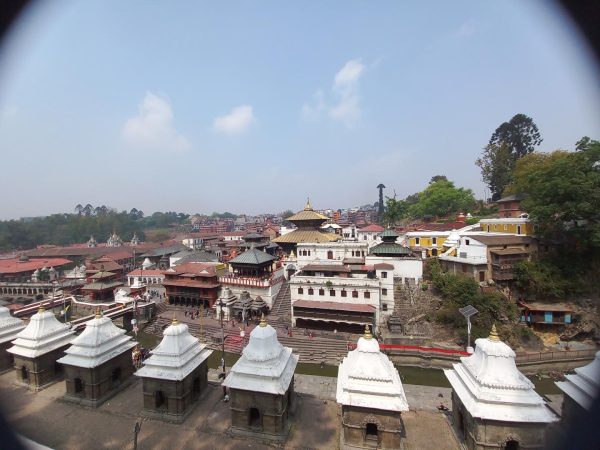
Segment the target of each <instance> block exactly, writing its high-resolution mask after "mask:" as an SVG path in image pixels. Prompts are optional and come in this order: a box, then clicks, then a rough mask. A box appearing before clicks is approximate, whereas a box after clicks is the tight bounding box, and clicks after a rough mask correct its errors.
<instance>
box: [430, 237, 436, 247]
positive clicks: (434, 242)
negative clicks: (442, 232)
mask: <svg viewBox="0 0 600 450" xmlns="http://www.w3.org/2000/svg"><path fill="white" fill-rule="evenodd" d="M431 245H437V238H436V237H434V238H431Z"/></svg>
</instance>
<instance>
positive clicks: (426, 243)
mask: <svg viewBox="0 0 600 450" xmlns="http://www.w3.org/2000/svg"><path fill="white" fill-rule="evenodd" d="M450 233H451V232H450V231H409V232H408V233H406V240H407V242H408V246H409V247H410V249H411V250H413V251H417V252H418V251H421V252H425V256H426V257H430V256H438V255H439V254H441V253H443V250H444V248H443V247H444V242H446V239H448V236H449V235H450Z"/></svg>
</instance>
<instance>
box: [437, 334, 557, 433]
mask: <svg viewBox="0 0 600 450" xmlns="http://www.w3.org/2000/svg"><path fill="white" fill-rule="evenodd" d="M475 345H476V348H475V353H474V354H473V355H471V356H467V357H462V358H461V362H460V363H457V364H454V365H453V368H452V369H446V370H444V373H445V374H446V377H447V378H448V381H450V384H451V385H452V389H453V390H454V393H455V394H456V395H457V396H458V398H459V399H460V401H461V402H462V403H463V405H464V407H465V409H466V410H467V411H468V412H469V413H470V414H471V416H473V417H474V418H479V419H484V420H495V421H503V422H530V423H550V422H555V421H556V420H558V418H557V417H555V416H554V414H553V413H552V412H551V411H550V409H549V408H548V407H547V406H546V404H545V402H544V400H543V399H542V397H540V396H539V395H538V394H537V393H536V392H535V391H534V385H533V383H532V382H531V381H530V380H528V379H527V377H525V375H523V374H522V373H521V372H520V371H519V370H518V369H517V366H516V364H515V357H516V355H515V352H514V351H513V350H512V349H511V348H510V347H509V346H508V345H506V344H505V343H504V342H502V341H500V338H499V336H498V334H497V332H496V327H495V326H493V327H492V331H491V333H490V336H489V337H488V338H485V339H477V341H475Z"/></svg>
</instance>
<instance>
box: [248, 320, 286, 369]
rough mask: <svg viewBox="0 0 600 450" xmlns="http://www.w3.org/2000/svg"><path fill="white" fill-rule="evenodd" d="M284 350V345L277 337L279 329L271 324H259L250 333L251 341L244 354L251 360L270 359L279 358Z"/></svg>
mask: <svg viewBox="0 0 600 450" xmlns="http://www.w3.org/2000/svg"><path fill="white" fill-rule="evenodd" d="M282 351H283V345H281V344H280V343H279V340H278V339H277V330H275V328H273V327H272V326H271V325H268V324H266V323H265V324H264V326H263V324H262V323H261V325H259V326H257V327H256V328H254V330H252V333H250V342H248V345H247V346H246V347H245V348H244V350H243V352H242V354H243V355H244V356H245V357H246V358H248V359H249V360H250V361H268V360H269V359H273V358H277V357H278V356H279V354H280V353H281V352H282Z"/></svg>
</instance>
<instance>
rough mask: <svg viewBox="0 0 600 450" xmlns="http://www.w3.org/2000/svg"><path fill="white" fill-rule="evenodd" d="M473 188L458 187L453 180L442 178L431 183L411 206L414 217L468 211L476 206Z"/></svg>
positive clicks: (437, 215)
mask: <svg viewBox="0 0 600 450" xmlns="http://www.w3.org/2000/svg"><path fill="white" fill-rule="evenodd" d="M475 204H476V202H475V197H474V196H473V191H471V189H464V188H457V187H455V186H454V183H453V182H452V181H447V180H440V181H436V182H434V183H430V184H429V186H427V188H425V190H424V191H423V192H421V193H419V196H418V201H417V202H416V203H414V204H413V205H411V206H409V208H408V210H409V214H410V215H411V216H412V217H416V218H422V217H426V216H434V217H443V216H446V215H448V214H452V213H457V212H460V211H462V212H466V211H468V210H470V209H471V208H473V207H474V206H475Z"/></svg>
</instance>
